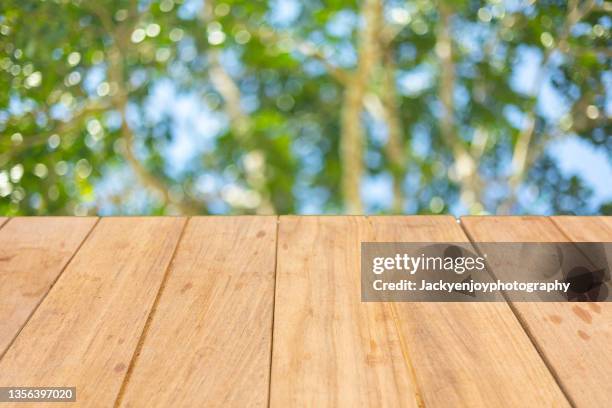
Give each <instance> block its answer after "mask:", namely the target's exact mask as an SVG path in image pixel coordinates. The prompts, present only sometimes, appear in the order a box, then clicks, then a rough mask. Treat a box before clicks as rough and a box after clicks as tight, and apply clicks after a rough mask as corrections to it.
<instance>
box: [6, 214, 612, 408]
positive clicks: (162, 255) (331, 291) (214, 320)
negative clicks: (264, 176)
mask: <svg viewBox="0 0 612 408" xmlns="http://www.w3.org/2000/svg"><path fill="white" fill-rule="evenodd" d="M0 224H3V225H2V227H1V229H0V386H76V389H77V403H68V404H66V406H72V407H74V406H86V407H110V406H113V405H115V406H126V407H127V406H133V407H155V406H159V407H170V406H172V407H179V406H193V407H203V406H206V407H208V406H219V407H244V406H256V407H258V406H266V405H271V406H273V407H293V406H308V407H320V406H334V407H335V406H341V407H357V406H372V407H382V406H405V407H418V406H427V407H448V406H470V407H474V406H482V407H485V406H486V407H491V406H495V407H497V406H513V407H525V406H538V407H540V406H547V407H550V406H554V407H561V406H572V405H573V406H578V407H605V406H608V407H609V406H610V404H611V402H612V304H610V303H590V304H576V303H516V304H507V303H362V302H361V301H360V271H359V255H360V242H361V241H428V242H433V241H468V240H472V241H488V240H491V241H495V240H499V241H571V240H574V241H612V217H552V218H546V217H468V218H463V219H461V223H458V222H457V220H455V219H454V218H452V217H450V216H439V217H422V216H413V217H409V216H406V217H403V216H402V217H400V216H385V217H357V216H355V217H349V216H347V217H343V216H330V217H315V216H312V217H298V216H281V217H273V216H269V217H246V216H245V217H193V218H189V219H187V218H181V217H176V218H172V217H155V218H153V217H152V218H146V217H143V218H138V217H136V218H131V217H118V218H100V219H98V218H67V217H66V218H64V217H50V218H13V219H10V220H9V219H6V218H0ZM29 405H31V404H27V403H20V404H17V406H20V407H25V406H29ZM47 405H48V406H53V407H58V406H61V405H62V404H57V403H53V404H47ZM4 406H9V404H6V403H5V404H3V403H0V408H1V407H4ZM32 406H33V405H32ZM35 406H37V407H38V406H44V404H36V405H35Z"/></svg>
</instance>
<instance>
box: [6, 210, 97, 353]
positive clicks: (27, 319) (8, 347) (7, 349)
mask: <svg viewBox="0 0 612 408" xmlns="http://www.w3.org/2000/svg"><path fill="white" fill-rule="evenodd" d="M12 219H14V218H13V217H11V218H6V222H1V221H3V220H0V231H1V230H2V229H3V228H4V227H5V226H6V225H8V223H9V221H10V220H12ZM98 222H100V217H96V220H95V221H94V223H93V225H92V226H91V228H90V229H89V231H87V234H85V236H84V237H83V239H82V240H81V242H80V243H79V244H78V245H77V247H76V249H75V250H74V252H73V253H72V254H71V255H70V257H69V258H68V260H67V261H66V263H65V265H64V266H63V267H62V268H61V269H60V272H59V273H58V274H57V276H56V277H55V279H54V280H53V281H52V282H51V285H50V286H49V288H48V289H47V290H46V292H45V293H44V294H43V296H42V298H41V299H40V301H38V303H37V304H36V306H34V308H33V309H32V311H31V312H30V314H29V315H28V317H27V318H26V319H25V321H24V322H23V324H22V325H21V327H20V328H19V330H18V331H17V333H15V335H14V336H13V338H12V339H11V341H9V343H8V344H7V346H6V348H5V349H4V350H1V352H0V361H2V358H3V357H4V356H5V355H6V353H8V351H9V350H10V348H11V346H12V345H13V343H15V341H16V340H17V338H18V337H19V335H20V334H21V332H22V331H23V328H24V327H26V325H27V324H28V322H29V321H30V319H31V318H32V316H34V314H35V313H36V311H37V310H38V309H39V308H40V306H41V305H42V304H43V302H44V301H45V299H46V298H47V295H48V294H49V293H50V292H51V290H52V289H53V287H54V286H55V284H56V283H57V282H58V281H59V279H60V278H61V276H62V275H63V274H64V271H65V270H66V269H67V268H68V266H69V265H70V264H71V263H72V260H73V259H74V257H75V256H76V254H77V253H78V252H79V251H80V249H81V248H82V247H83V245H84V244H85V242H86V241H87V239H88V238H89V237H90V236H91V234H92V232H93V230H94V229H95V228H96V226H97V225H98Z"/></svg>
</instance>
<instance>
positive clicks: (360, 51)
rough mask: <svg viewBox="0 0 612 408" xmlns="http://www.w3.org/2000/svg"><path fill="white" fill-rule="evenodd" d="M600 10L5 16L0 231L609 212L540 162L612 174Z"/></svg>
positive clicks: (363, 5) (102, 10)
mask: <svg viewBox="0 0 612 408" xmlns="http://www.w3.org/2000/svg"><path fill="white" fill-rule="evenodd" d="M610 11H612V10H611V7H610V4H609V3H606V2H603V1H596V0H586V1H578V0H572V1H569V2H564V1H540V2H533V1H527V2H518V0H517V1H510V0H507V1H502V0H490V1H488V2H486V3H481V2H469V1H465V0H453V1H443V0H440V1H437V2H435V3H432V2H429V1H421V0H418V1H409V2H404V1H401V2H400V1H394V0H387V1H383V0H362V1H360V2H353V1H327V2H320V1H317V0H314V1H307V2H298V1H296V0H274V1H270V2H269V3H266V2H248V1H244V0H215V1H213V0H208V1H204V2H202V1H198V0H161V1H145V0H142V1H137V0H131V1H130V0H99V1H95V2H94V1H84V0H80V1H78V0H72V1H70V0H56V1H53V0H46V1H34V0H19V1H16V0H4V1H3V2H2V4H1V5H0V72H1V75H0V85H1V86H2V89H3V90H5V91H4V92H2V93H1V94H0V132H1V134H0V213H2V214H66V213H67V214H87V213H98V212H101V213H151V214H161V213H184V214H196V213H199V214H205V213H208V212H213V213H219V212H221V213H227V212H229V213H261V214H265V213H292V212H302V211H313V208H314V210H315V211H318V212H341V211H344V212H349V213H361V212H393V213H403V212H417V213H440V212H446V211H451V210H452V211H455V212H470V213H481V212H485V211H488V212H503V213H522V212H539V211H542V208H544V211H549V212H553V211H554V212H562V213H583V212H589V211H602V212H605V211H609V210H607V209H608V208H609V204H602V206H601V208H600V209H594V208H590V209H589V205H588V203H589V197H590V194H591V193H592V192H591V189H590V188H589V187H588V185H587V184H586V183H585V182H584V181H583V180H582V179H580V177H578V176H576V175H571V174H570V175H567V174H564V172H562V171H561V170H560V168H559V159H560V158H558V157H552V156H551V155H550V154H549V153H548V146H550V145H551V143H554V142H556V141H558V140H561V139H563V138H567V137H572V136H577V137H579V138H581V139H583V140H584V141H586V142H587V143H590V144H591V145H593V147H594V148H595V149H598V150H600V151H603V152H605V154H606V155H607V156H608V157H610V156H611V155H612V138H611V137H610V134H612V132H611V131H610V130H611V129H610V117H609V112H610V89H611V83H610V75H611V71H610V58H611V52H610V26H611V25H612V19H611V18H610ZM160 89H166V90H167V91H166V93H163V92H161V91H160ZM168 89H169V91H168ZM160 92H161V93H160ZM160 94H161V95H165V96H161V97H160ZM168 99H172V100H168ZM179 101H187V102H184V103H182V104H180V106H179V104H178V102H179ZM162 105H163V106H164V107H165V108H164V109H162V108H160V106H162ZM551 105H554V106H552V107H551ZM168 107H169V108H168ZM184 111H186V112H184ZM181 113H184V114H185V115H187V116H190V117H192V118H193V117H195V120H201V121H203V123H205V124H204V125H194V124H193V123H192V124H191V125H190V126H187V129H185V125H184V124H183V125H182V124H181V122H180V121H181V119H180V114H181ZM211 118H212V119H211ZM198 123H199V122H198ZM211 123H218V126H213V125H211ZM185 137H187V138H188V139H189V140H190V141H191V142H190V143H191V144H190V145H189V146H190V147H189V148H187V149H184V150H187V151H186V152H183V153H182V155H179V156H176V155H173V154H171V152H172V150H173V149H175V148H176V146H177V145H180V143H182V141H183V139H184V138H185ZM193 146H196V148H194V147H193ZM177 157H178V159H177ZM177 161H178V162H177ZM372 179H377V180H390V181H389V183H388V188H389V190H390V195H391V199H390V200H388V201H389V202H388V203H384V202H383V204H372V202H375V201H376V200H372V199H371V198H372V196H373V195H376V194H379V193H378V192H372V191H370V190H369V186H371V183H370V181H371V180H372ZM385 185H386V184H385ZM364 199H365V200H364ZM364 201H365V202H364Z"/></svg>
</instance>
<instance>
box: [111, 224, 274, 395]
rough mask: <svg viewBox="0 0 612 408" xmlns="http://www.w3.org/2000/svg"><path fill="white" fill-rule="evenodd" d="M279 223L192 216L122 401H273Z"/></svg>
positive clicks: (127, 382)
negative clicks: (275, 282) (273, 351)
mask: <svg viewBox="0 0 612 408" xmlns="http://www.w3.org/2000/svg"><path fill="white" fill-rule="evenodd" d="M276 221H277V218H276V217H195V218H192V219H191V220H190V222H189V224H188V225H187V227H186V230H185V233H184V236H183V239H182V240H181V244H180V246H179V248H178V249H177V254H176V256H175V259H174V262H173V263H172V266H171V269H170V274H169V278H168V280H167V282H166V284H165V286H164V288H163V292H162V294H161V297H160V300H159V303H158V306H157V307H156V309H155V312H154V315H153V316H154V317H153V319H152V321H151V325H150V327H149V329H148V330H147V333H146V338H145V340H144V342H143V346H142V352H141V353H140V355H139V356H138V358H137V359H136V361H135V364H134V368H133V370H132V372H131V375H130V377H129V378H128V380H127V381H126V385H125V389H124V392H123V394H122V396H121V397H120V400H119V404H118V405H120V406H126V407H129V406H134V407H144V406H146V407H157V406H159V407H168V406H173V407H183V406H184V407H197V406H200V407H203V406H207V407H215V406H218V407H247V406H249V407H251V406H252V407H263V406H267V404H268V390H269V374H270V353H271V341H272V312H273V301H274V268H275V256H276Z"/></svg>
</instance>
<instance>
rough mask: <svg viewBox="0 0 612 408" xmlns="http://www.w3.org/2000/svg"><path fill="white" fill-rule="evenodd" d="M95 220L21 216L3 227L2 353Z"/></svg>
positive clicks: (0, 282) (0, 271)
mask: <svg viewBox="0 0 612 408" xmlns="http://www.w3.org/2000/svg"><path fill="white" fill-rule="evenodd" d="M5 220H6V219H5ZM95 222H96V218H92V217H88V218H76V217H38V218H27V217H26V218H22V217H19V218H13V219H12V220H11V221H10V222H9V223H8V224H6V225H5V226H3V227H2V229H0V357H1V356H2V355H3V354H4V352H5V351H6V348H7V347H8V345H9V344H10V343H11V341H12V340H13V339H14V338H15V336H16V335H17V333H18V332H19V330H21V328H22V327H23V325H24V324H25V322H26V321H27V320H28V318H29V317H30V315H31V314H32V312H33V311H34V309H35V308H36V306H38V304H39V303H40V301H41V300H42V299H43V297H44V296H45V295H46V294H47V291H48V290H49V288H50V287H51V285H52V284H53V283H54V282H55V281H56V279H57V278H58V276H59V275H60V273H61V271H62V270H63V269H64V267H65V266H66V264H67V263H68V261H69V260H70V258H71V257H72V255H73V254H74V252H75V251H76V250H77V248H78V247H79V245H80V244H81V243H82V241H83V240H84V239H85V237H86V236H87V234H88V233H89V231H90V230H91V228H92V227H93V226H94V224H95ZM0 224H2V219H0Z"/></svg>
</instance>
